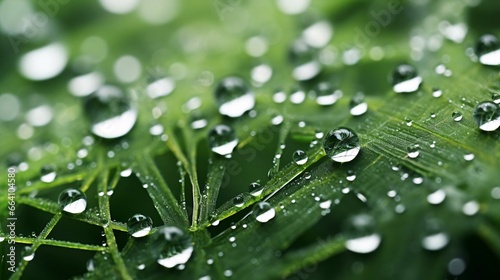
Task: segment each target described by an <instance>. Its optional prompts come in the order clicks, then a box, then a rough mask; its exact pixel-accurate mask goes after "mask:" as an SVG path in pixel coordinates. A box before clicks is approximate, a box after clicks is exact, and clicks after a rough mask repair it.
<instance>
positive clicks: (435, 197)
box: [427, 189, 446, 205]
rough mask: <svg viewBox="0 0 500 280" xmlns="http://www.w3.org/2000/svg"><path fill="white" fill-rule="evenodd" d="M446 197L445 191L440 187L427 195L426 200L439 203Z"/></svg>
mask: <svg viewBox="0 0 500 280" xmlns="http://www.w3.org/2000/svg"><path fill="white" fill-rule="evenodd" d="M445 198H446V192H445V191H444V190H442V189H439V190H437V191H435V192H433V193H431V194H429V195H428V196H427V202H429V203H430V204H433V205H438V204H441V203H442V202H443V201H444V199H445Z"/></svg>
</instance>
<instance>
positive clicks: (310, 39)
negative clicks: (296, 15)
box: [302, 21, 333, 48]
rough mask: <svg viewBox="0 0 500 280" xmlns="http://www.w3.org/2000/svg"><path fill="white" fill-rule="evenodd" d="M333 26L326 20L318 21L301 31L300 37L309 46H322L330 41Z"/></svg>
mask: <svg viewBox="0 0 500 280" xmlns="http://www.w3.org/2000/svg"><path fill="white" fill-rule="evenodd" d="M332 35H333V28H332V26H331V24H330V23H329V22H328V21H319V22H316V23H314V24H313V25H311V26H309V27H307V28H306V29H304V31H302V38H303V39H304V41H305V42H306V43H307V44H308V45H309V46H311V47H314V48H322V47H324V46H326V45H327V44H328V42H330V39H331V38H332Z"/></svg>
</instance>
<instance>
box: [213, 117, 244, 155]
mask: <svg viewBox="0 0 500 280" xmlns="http://www.w3.org/2000/svg"><path fill="white" fill-rule="evenodd" d="M208 143H209V145H210V149H211V150H212V152H214V153H216V154H219V155H221V156H230V155H231V153H232V152H233V150H234V148H236V146H237V145H238V138H236V133H235V132H234V130H233V129H232V128H231V127H229V126H227V125H223V124H219V125H217V126H216V127H214V128H213V129H212V130H210V132H209V133H208Z"/></svg>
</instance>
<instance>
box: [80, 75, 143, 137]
mask: <svg viewBox="0 0 500 280" xmlns="http://www.w3.org/2000/svg"><path fill="white" fill-rule="evenodd" d="M84 110H85V113H86V114H87V116H88V118H89V119H90V122H91V130H92V133H94V134H95V135H97V136H99V137H102V138H107V139H114V138H118V137H122V136H124V135H125V134H127V133H128V132H129V131H130V130H132V127H133V126H134V125H135V123H136V120H137V110H136V109H135V108H134V107H133V106H132V104H131V103H130V100H129V99H128V97H127V96H126V95H125V93H124V91H123V90H122V89H120V88H118V87H116V86H111V85H105V86H103V87H101V88H99V89H98V90H97V91H96V92H94V93H93V94H92V95H90V96H89V97H87V99H86V101H85V103H84Z"/></svg>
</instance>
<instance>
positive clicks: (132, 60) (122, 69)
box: [113, 55, 142, 83]
mask: <svg viewBox="0 0 500 280" xmlns="http://www.w3.org/2000/svg"><path fill="white" fill-rule="evenodd" d="M141 72H142V66H141V62H140V61H139V59H137V58H136V57H135V56H131V55H124V56H121V57H119V58H118V59H117V60H116V61H115V63H114V65H113V73H114V74H115V77H116V78H117V79H118V80H119V81H121V82H123V83H131V82H134V81H135V80H137V79H138V78H139V77H140V76H141Z"/></svg>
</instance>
